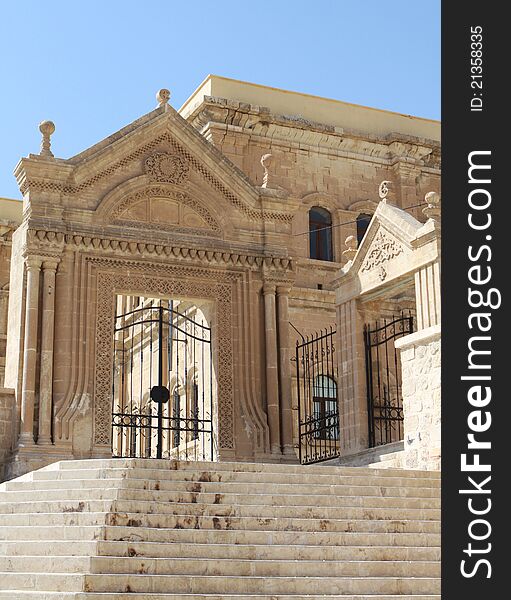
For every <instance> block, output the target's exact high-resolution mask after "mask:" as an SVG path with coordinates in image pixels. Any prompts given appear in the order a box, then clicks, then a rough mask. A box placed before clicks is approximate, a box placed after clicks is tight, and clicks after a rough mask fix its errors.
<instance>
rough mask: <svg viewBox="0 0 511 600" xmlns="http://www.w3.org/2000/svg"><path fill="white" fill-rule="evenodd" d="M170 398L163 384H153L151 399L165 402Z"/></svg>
mask: <svg viewBox="0 0 511 600" xmlns="http://www.w3.org/2000/svg"><path fill="white" fill-rule="evenodd" d="M169 398H170V392H169V390H168V388H166V387H165V386H164V385H153V387H152V388H151V400H153V401H154V402H160V403H161V404H165V402H168V401H169Z"/></svg>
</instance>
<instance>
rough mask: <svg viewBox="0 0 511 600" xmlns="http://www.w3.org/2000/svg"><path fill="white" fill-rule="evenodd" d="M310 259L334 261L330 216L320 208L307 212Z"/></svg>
mask: <svg viewBox="0 0 511 600" xmlns="http://www.w3.org/2000/svg"><path fill="white" fill-rule="evenodd" d="M309 243H310V257H311V258H315V259H317V260H334V256H333V250H332V215H331V214H330V213H329V212H328V210H326V208H321V207H320V206H313V207H312V208H311V209H310V211H309Z"/></svg>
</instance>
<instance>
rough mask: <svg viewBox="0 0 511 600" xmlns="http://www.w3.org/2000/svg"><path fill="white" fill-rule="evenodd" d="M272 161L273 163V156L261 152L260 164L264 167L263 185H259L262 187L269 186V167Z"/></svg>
mask: <svg viewBox="0 0 511 600" xmlns="http://www.w3.org/2000/svg"><path fill="white" fill-rule="evenodd" d="M272 163H273V156H272V155H271V154H263V156H261V165H262V166H263V168H264V177H263V185H262V186H261V187H263V188H267V187H269V185H268V183H269V178H270V173H269V168H270V166H271V165H272Z"/></svg>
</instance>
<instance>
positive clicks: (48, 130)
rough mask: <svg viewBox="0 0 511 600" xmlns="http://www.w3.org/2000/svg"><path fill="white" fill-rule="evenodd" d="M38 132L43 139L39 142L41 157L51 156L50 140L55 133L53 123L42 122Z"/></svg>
mask: <svg viewBox="0 0 511 600" xmlns="http://www.w3.org/2000/svg"><path fill="white" fill-rule="evenodd" d="M39 131H40V132H41V133H42V136H43V139H42V140H41V151H40V152H39V154H40V155H41V156H53V152H52V151H51V149H50V148H51V141H50V138H51V136H52V135H53V133H54V132H55V123H53V121H42V122H41V123H39Z"/></svg>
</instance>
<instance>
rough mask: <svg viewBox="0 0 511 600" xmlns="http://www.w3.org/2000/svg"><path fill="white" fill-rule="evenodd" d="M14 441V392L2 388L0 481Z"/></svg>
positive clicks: (0, 391)
mask: <svg viewBox="0 0 511 600" xmlns="http://www.w3.org/2000/svg"><path fill="white" fill-rule="evenodd" d="M13 441H14V390H9V389H5V388H2V387H0V481H3V480H4V472H5V464H6V462H7V460H8V459H9V457H10V454H11V452H12V444H13Z"/></svg>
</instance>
